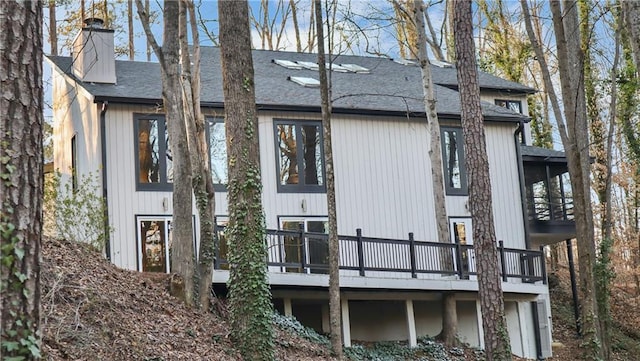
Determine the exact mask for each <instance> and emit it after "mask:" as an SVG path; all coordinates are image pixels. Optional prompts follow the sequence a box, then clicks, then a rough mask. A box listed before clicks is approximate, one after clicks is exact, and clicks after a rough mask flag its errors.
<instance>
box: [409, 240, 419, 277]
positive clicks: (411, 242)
mask: <svg viewBox="0 0 640 361" xmlns="http://www.w3.org/2000/svg"><path fill="white" fill-rule="evenodd" d="M409 256H410V257H411V277H413V278H418V274H417V273H416V244H415V240H414V239H413V232H409Z"/></svg>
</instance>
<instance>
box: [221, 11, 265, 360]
mask: <svg viewBox="0 0 640 361" xmlns="http://www.w3.org/2000/svg"><path fill="white" fill-rule="evenodd" d="M218 13H219V19H220V53H221V63H222V80H223V81H222V84H223V92H224V99H225V107H224V109H225V129H226V137H227V154H228V168H229V186H228V193H227V194H228V195H227V197H228V200H229V225H228V228H227V229H228V232H227V237H228V241H229V261H230V276H229V277H230V278H229V306H230V311H231V336H232V338H233V339H234V340H235V341H236V342H237V343H238V345H239V349H240V353H241V354H242V357H243V358H244V359H245V360H273V359H274V341H273V330H272V321H271V315H272V312H273V305H272V304H271V294H270V291H269V285H268V283H267V265H266V259H267V252H266V246H265V225H264V213H263V209H262V202H261V190H262V183H261V179H260V153H259V144H258V117H257V114H256V105H255V84H254V77H253V60H252V56H251V33H250V28H249V6H248V3H247V2H246V1H220V2H218Z"/></svg>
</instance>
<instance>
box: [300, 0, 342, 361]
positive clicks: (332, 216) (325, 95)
mask: <svg viewBox="0 0 640 361" xmlns="http://www.w3.org/2000/svg"><path fill="white" fill-rule="evenodd" d="M315 15H316V33H317V36H318V66H319V69H318V72H319V76H320V98H321V99H322V104H321V108H322V135H323V138H324V163H325V164H324V165H325V172H326V181H327V183H326V184H327V209H328V223H329V240H328V241H329V324H330V331H331V349H332V350H333V353H334V354H335V355H336V357H337V358H338V359H342V357H343V356H342V323H341V322H340V320H341V317H340V315H341V312H340V308H341V304H340V244H339V241H338V216H337V209H336V208H337V207H336V190H335V174H334V170H333V150H332V149H333V148H332V144H331V97H330V93H331V84H329V80H328V79H327V68H326V65H325V64H326V60H325V54H324V25H325V22H324V21H323V20H322V2H321V1H320V0H315ZM329 57H331V53H329ZM310 149H315V146H314V147H310ZM314 159H315V158H314ZM311 163H315V162H311ZM307 164H309V162H307Z"/></svg>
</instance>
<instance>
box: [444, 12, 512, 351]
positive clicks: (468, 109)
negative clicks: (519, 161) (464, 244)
mask: <svg viewBox="0 0 640 361" xmlns="http://www.w3.org/2000/svg"><path fill="white" fill-rule="evenodd" d="M453 22H454V38H455V47H456V59H457V68H458V88H459V90H460V102H461V104H462V114H461V118H462V132H463V136H464V146H465V154H467V155H468V156H467V157H466V163H467V169H468V171H469V208H470V211H471V217H472V219H473V235H474V237H475V242H474V250H475V254H476V259H477V260H478V262H477V267H478V269H477V271H478V289H479V292H478V293H479V297H480V309H481V310H482V325H483V328H484V340H485V351H486V355H487V360H489V361H491V360H511V345H510V341H509V333H508V331H507V322H506V318H505V314H504V298H503V294H502V283H501V282H502V281H501V278H500V269H499V267H498V251H497V247H496V235H495V228H494V227H495V226H494V222H493V212H492V211H491V210H492V209H493V203H492V197H491V180H490V177H489V162H488V158H487V148H486V139H485V134H484V123H483V117H482V109H481V107H480V86H479V83H478V70H477V67H476V58H475V56H476V55H475V54H476V53H475V45H474V42H473V28H472V15H471V1H470V0H464V1H463V0H459V1H456V2H455V4H454V16H453Z"/></svg>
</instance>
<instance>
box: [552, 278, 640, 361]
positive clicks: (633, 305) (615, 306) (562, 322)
mask: <svg viewBox="0 0 640 361" xmlns="http://www.w3.org/2000/svg"><path fill="white" fill-rule="evenodd" d="M549 291H550V293H551V313H552V315H553V340H554V341H555V342H556V345H557V346H556V347H555V348H554V350H553V352H554V357H553V358H552V360H553V361H573V360H578V359H580V358H579V357H580V355H581V347H580V343H581V340H580V338H579V337H578V336H577V334H576V324H575V317H574V313H573V312H574V311H573V299H572V297H571V281H570V278H569V271H568V269H567V267H566V266H560V267H559V269H558V270H556V271H555V272H553V273H550V275H549ZM639 307H640V297H638V296H634V295H633V294H632V293H629V292H627V290H625V289H624V288H620V287H617V286H614V289H613V292H612V298H611V311H612V318H613V320H612V323H613V325H612V335H611V338H612V342H611V344H612V355H611V361H631V360H640V356H639V355H640V312H639V311H638V310H639Z"/></svg>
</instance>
